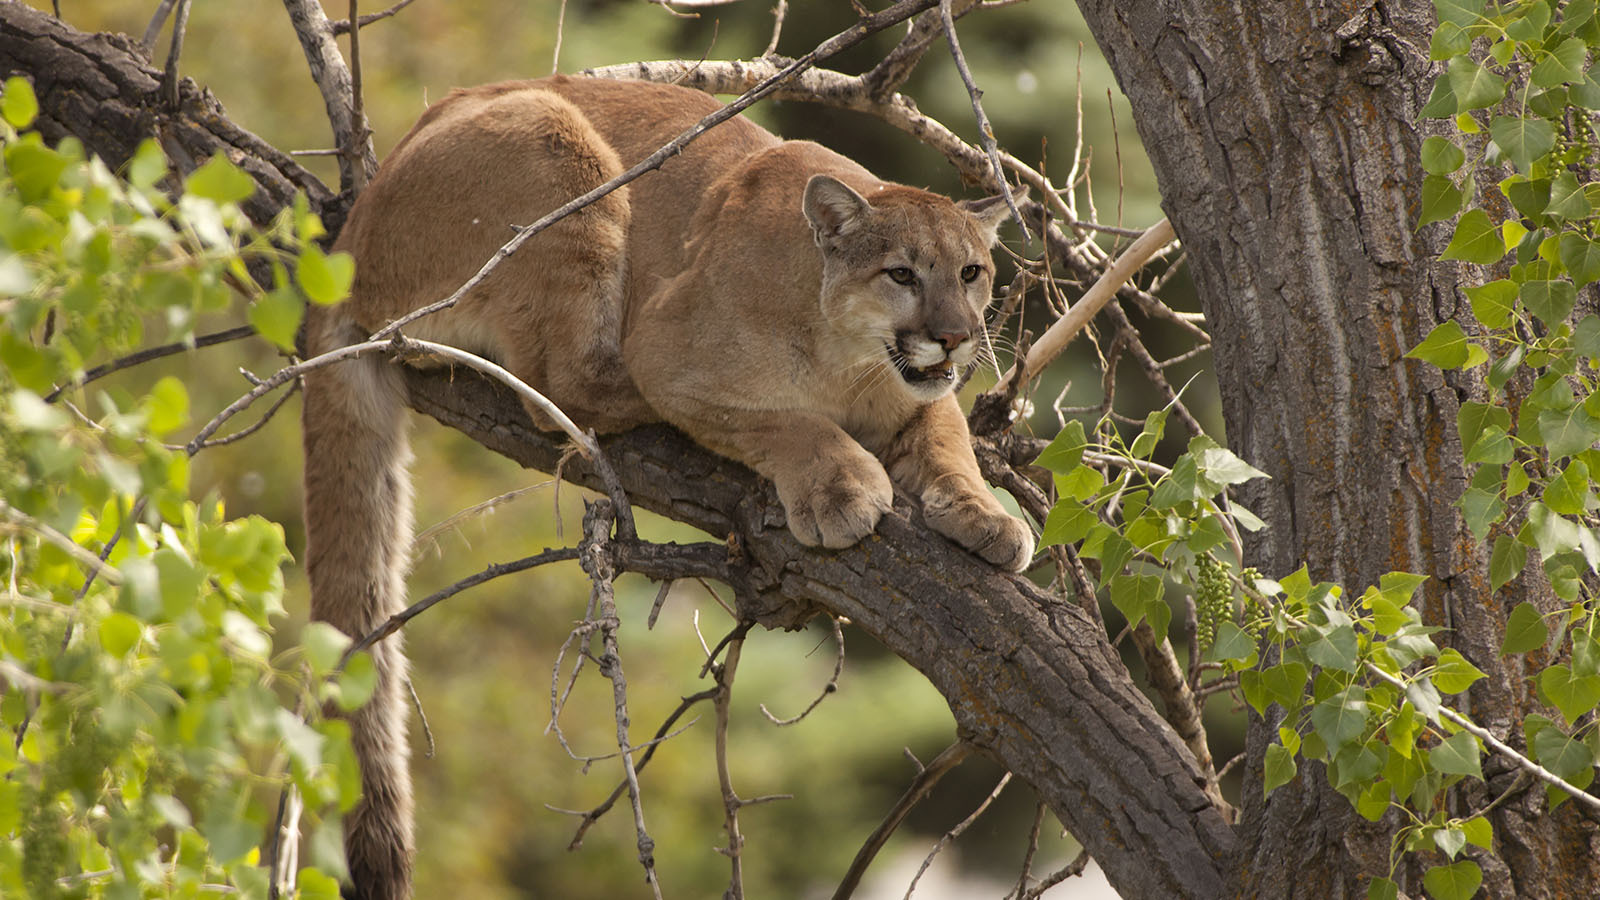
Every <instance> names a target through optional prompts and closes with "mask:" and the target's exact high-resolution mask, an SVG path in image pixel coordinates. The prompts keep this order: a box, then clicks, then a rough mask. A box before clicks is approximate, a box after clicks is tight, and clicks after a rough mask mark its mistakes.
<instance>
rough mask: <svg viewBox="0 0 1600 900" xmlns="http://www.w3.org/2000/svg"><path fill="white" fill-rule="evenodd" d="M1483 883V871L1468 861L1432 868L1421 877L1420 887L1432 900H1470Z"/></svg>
mask: <svg viewBox="0 0 1600 900" xmlns="http://www.w3.org/2000/svg"><path fill="white" fill-rule="evenodd" d="M1482 883H1483V870H1482V869H1480V868H1478V864H1477V863H1475V862H1473V861H1472V860H1470V859H1463V860H1462V861H1460V862H1458V863H1454V864H1452V865H1448V866H1434V867H1433V868H1431V869H1429V870H1428V871H1427V873H1426V874H1424V875H1423V876H1422V886H1423V887H1425V888H1427V889H1428V896H1430V897H1432V898H1433V900H1472V895H1473V894H1476V893H1477V892H1478V885H1480V884H1482Z"/></svg>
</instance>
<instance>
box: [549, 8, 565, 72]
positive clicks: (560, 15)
mask: <svg viewBox="0 0 1600 900" xmlns="http://www.w3.org/2000/svg"><path fill="white" fill-rule="evenodd" d="M566 25H567V0H561V6H559V7H557V9H556V46H555V49H554V50H552V51H551V53H550V74H551V75H554V74H556V73H557V72H559V71H561V36H562V35H563V34H565V33H566Z"/></svg>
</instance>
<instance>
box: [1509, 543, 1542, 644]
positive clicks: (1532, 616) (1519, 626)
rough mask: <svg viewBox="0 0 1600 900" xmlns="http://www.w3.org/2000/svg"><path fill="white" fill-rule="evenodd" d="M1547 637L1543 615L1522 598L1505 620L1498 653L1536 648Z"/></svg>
mask: <svg viewBox="0 0 1600 900" xmlns="http://www.w3.org/2000/svg"><path fill="white" fill-rule="evenodd" d="M1507 540H1510V539H1509V538H1507ZM1517 546H1519V547H1520V546H1521V544H1518V545H1517ZM1549 637H1550V629H1549V628H1548V627H1547V626H1546V625H1545V624H1544V616H1542V615H1540V614H1539V608H1538V607H1536V606H1534V605H1533V604H1532V603H1529V602H1528V601H1526V600H1524V601H1522V602H1521V603H1518V604H1517V605H1516V608H1515V609H1513V610H1511V616H1510V618H1508V619H1507V620H1506V639H1505V641H1504V642H1502V643H1501V645H1500V654H1501V655H1502V656H1505V655H1509V654H1512V653H1527V652H1528V651H1529V650H1537V649H1538V648H1540V647H1543V646H1544V642H1545V641H1546V640H1548V639H1549Z"/></svg>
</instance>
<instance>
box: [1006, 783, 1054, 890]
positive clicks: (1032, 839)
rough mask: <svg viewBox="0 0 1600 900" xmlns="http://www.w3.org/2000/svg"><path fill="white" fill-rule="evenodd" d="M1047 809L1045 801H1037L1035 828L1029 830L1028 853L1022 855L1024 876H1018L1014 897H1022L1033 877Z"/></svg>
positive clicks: (1035, 805) (1034, 817)
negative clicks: (1034, 862)
mask: <svg viewBox="0 0 1600 900" xmlns="http://www.w3.org/2000/svg"><path fill="white" fill-rule="evenodd" d="M1045 809H1046V807H1045V805H1044V801H1043V800H1038V801H1035V803H1034V810H1033V826H1032V827H1031V828H1029V829H1028V851H1027V852H1026V853H1024V854H1023V855H1022V874H1020V875H1018V876H1017V889H1016V891H1015V892H1013V894H1012V896H1015V897H1021V896H1022V894H1023V892H1024V891H1026V890H1027V889H1028V879H1029V878H1031V877H1032V876H1033V856H1034V854H1035V853H1038V852H1039V829H1040V828H1042V827H1043V826H1044V813H1045Z"/></svg>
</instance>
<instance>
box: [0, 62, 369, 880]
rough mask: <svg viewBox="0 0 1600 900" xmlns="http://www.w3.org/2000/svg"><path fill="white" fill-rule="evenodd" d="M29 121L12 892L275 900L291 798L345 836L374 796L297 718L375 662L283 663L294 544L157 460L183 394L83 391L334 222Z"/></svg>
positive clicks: (223, 304)
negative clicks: (56, 139) (245, 203)
mask: <svg viewBox="0 0 1600 900" xmlns="http://www.w3.org/2000/svg"><path fill="white" fill-rule="evenodd" d="M36 110H37V102H36V101H35V99H34V97H33V93H32V90H31V89H30V88H29V85H28V83H27V82H26V81H24V80H22V79H20V78H13V79H11V80H10V81H8V82H6V84H5V88H4V93H3V94H0V117H3V118H4V120H5V122H6V126H4V127H3V128H0V156H3V160H4V171H3V173H0V357H3V359H4V361H5V367H4V370H3V371H0V498H3V499H0V584H3V585H4V586H5V587H4V590H3V591H0V603H3V605H4V606H5V614H4V615H3V616H0V677H3V684H4V686H5V691H4V694H3V695H0V720H3V721H4V732H5V735H4V738H3V739H0V771H3V772H4V773H5V780H4V781H3V782H0V895H3V896H15V897H37V898H49V897H102V896H104V897H119V898H136V897H166V896H198V895H201V894H202V893H204V892H207V891H215V890H219V889H224V888H222V887H221V886H229V887H230V888H231V889H234V890H236V891H237V892H238V893H239V894H240V895H243V896H246V897H265V896H266V895H267V891H268V885H267V883H268V878H269V876H268V873H267V870H266V869H263V868H261V863H262V861H263V859H264V858H265V856H264V854H265V852H266V851H265V850H264V848H266V847H267V846H269V845H268V844H267V843H265V842H266V841H267V839H268V837H269V835H270V833H271V828H272V821H273V818H274V814H275V810H276V808H277V804H278V800H279V795H280V793H281V791H282V790H283V789H285V788H287V787H289V786H291V785H292V786H294V787H295V788H297V789H298V790H299V792H300V793H301V795H302V796H303V797H304V798H305V800H306V802H307V805H308V807H309V808H310V809H311V810H313V811H315V812H317V813H319V815H314V816H313V817H312V819H313V821H317V820H320V825H317V826H315V827H317V828H320V829H332V830H333V831H332V833H333V834H335V835H337V833H338V832H337V829H338V821H337V813H338V810H340V809H344V808H348V806H349V805H350V804H351V803H352V802H353V801H354V799H355V796H356V793H357V790H358V785H359V782H358V779H357V776H356V770H355V767H354V764H353V757H352V755H351V751H350V748H349V739H348V729H347V728H346V726H345V725H344V723H342V722H338V721H318V720H317V719H315V718H312V719H311V720H310V721H308V720H307V719H306V717H304V716H302V715H301V714H299V713H297V712H296V711H295V710H296V709H309V710H317V709H319V708H320V703H319V700H321V699H325V698H326V699H336V700H339V701H341V702H344V703H346V704H348V703H351V702H354V701H358V700H359V699H360V698H362V697H364V696H365V694H366V693H367V692H370V690H371V687H370V683H369V682H370V680H371V676H370V666H367V667H366V668H365V670H363V669H362V667H360V666H353V667H352V669H351V672H350V673H349V674H348V675H346V676H343V677H340V678H339V679H338V680H336V681H333V682H330V683H328V684H326V685H324V684H323V682H324V680H325V679H327V678H328V677H330V676H331V670H332V666H331V663H330V662H329V659H328V654H327V653H326V652H315V651H313V652H307V653H301V652H300V651H298V650H294V651H290V652H288V653H284V654H275V653H274V651H273V644H272V630H273V624H274V620H276V619H279V618H280V617H281V616H282V615H283V606H282V596H283V576H282V571H281V567H282V566H283V564H284V563H286V562H287V561H288V560H289V554H288V551H287V549H286V547H285V543H284V533H283V529H282V528H281V527H280V526H278V525H277V524H275V523H272V522H269V521H267V520H265V519H262V518H259V517H244V518H230V517H229V516H228V515H227V514H226V512H225V511H224V509H223V508H222V505H221V503H220V502H218V501H217V500H215V499H210V498H204V499H196V498H194V497H193V496H192V495H191V490H190V464H189V457H188V456H187V455H186V454H185V453H184V452H182V450H181V449H175V448H173V447H171V446H169V445H166V444H164V443H162V441H163V439H164V438H166V437H168V436H169V435H171V434H173V433H174V432H176V431H178V430H179V429H181V428H183V427H184V426H186V425H187V424H188V423H189V400H188V392H187V390H186V389H185V386H184V385H183V383H182V382H180V381H178V380H176V379H173V378H170V377H168V378H163V379H160V380H158V381H156V382H155V383H154V384H152V385H150V386H149V387H147V388H145V389H142V390H129V389H127V388H125V387H117V388H102V387H99V386H98V385H88V386H85V387H78V388H72V387H70V386H71V385H73V384H74V383H75V382H76V381H78V380H80V379H82V378H83V375H84V372H85V369H86V368H87V365H88V363H89V362H90V361H91V360H99V359H104V358H108V357H112V356H115V355H117V354H120V353H124V352H126V351H128V350H131V349H133V348H135V347H137V346H139V345H140V344H142V343H143V342H144V340H145V338H146V329H147V326H149V325H151V324H152V323H154V324H156V325H158V326H159V327H162V328H164V329H165V330H166V332H167V333H168V336H169V337H171V338H172V339H174V340H182V339H185V338H189V337H191V336H192V335H193V331H194V322H195V320H196V318H197V317H198V316H199V315H201V314H202V313H205V312H209V311H215V310H223V309H226V308H228V307H229V306H230V305H231V304H232V303H233V302H234V300H233V298H234V288H236V287H237V288H244V289H248V287H249V285H251V283H252V282H251V280H250V277H249V274H248V272H247V270H246V261H247V260H255V261H259V262H262V263H264V264H266V265H267V266H268V267H269V268H271V267H276V268H277V269H279V270H280V273H279V278H280V287H281V286H282V285H283V284H284V283H285V282H286V278H287V276H286V275H283V274H282V273H281V269H282V266H281V263H280V262H279V260H280V259H281V258H282V257H283V255H284V254H285V253H287V252H291V251H292V250H293V249H294V248H295V247H297V246H298V245H299V244H300V243H301V242H302V241H303V240H305V239H306V237H307V235H308V234H312V233H313V232H312V230H311V229H312V225H311V223H314V222H315V219H314V217H311V216H309V214H308V213H307V212H306V210H305V208H304V206H303V205H302V206H301V208H300V209H298V210H297V211H294V212H291V213H288V214H286V215H285V216H284V217H283V218H282V219H281V220H280V221H279V222H277V223H275V225H274V226H273V227H272V228H271V229H268V230H266V231H257V230H255V229H253V228H251V227H250V226H249V224H248V222H247V221H246V220H245V218H244V217H243V215H242V214H241V213H240V211H239V208H238V206H237V203H238V202H239V201H240V200H243V199H244V198H245V197H247V196H249V194H250V192H251V191H252V190H254V183H253V182H252V181H251V180H250V178H249V177H248V176H246V175H245V174H244V173H243V172H241V171H240V170H239V169H237V168H236V167H234V166H233V165H231V164H230V163H228V162H227V161H226V160H224V159H222V158H220V157H219V158H217V159H213V160H211V161H210V162H207V163H206V164H205V165H204V166H202V167H201V168H200V169H199V170H198V171H197V172H196V173H195V174H194V176H193V177H192V178H190V179H189V180H188V181H187V183H186V184H180V183H178V181H177V180H176V179H172V178H169V177H168V175H167V167H166V164H165V162H164V160H163V159H162V157H161V153H160V151H159V150H158V149H157V148H156V147H155V145H154V144H147V145H146V146H144V147H143V148H141V149H140V151H139V152H138V154H137V156H136V157H135V159H134V160H133V161H132V162H131V163H130V164H129V166H128V168H127V170H126V172H125V175H124V177H123V178H119V177H117V176H116V175H114V174H113V173H111V172H110V171H109V170H108V169H107V168H106V167H105V166H104V165H103V164H102V163H101V162H100V161H98V160H95V159H88V158H85V155H84V153H83V151H82V148H81V146H79V145H78V144H77V143H75V142H74V141H72V140H71V139H67V140H64V141H62V142H61V143H60V144H59V145H57V146H55V147H50V146H47V145H46V144H45V143H44V142H43V141H42V140H41V139H40V138H39V136H38V135H37V134H32V133H18V131H17V130H16V129H19V128H25V127H26V126H27V125H28V124H29V123H30V122H31V120H32V117H33V115H34V114H35V112H36ZM168 191H170V192H171V193H168ZM343 283H344V284H348V279H344V281H343ZM230 285H232V286H233V287H230ZM328 287H329V289H330V291H331V290H332V289H334V288H338V287H339V283H338V281H337V280H336V279H335V280H334V283H333V284H331V285H328ZM319 299H323V298H319ZM259 303H260V301H259V300H258V301H257V304H258V305H259ZM295 303H296V310H298V304H299V301H298V300H296V301H295ZM287 318H288V317H285V320H284V322H283V323H280V325H281V326H282V327H283V328H284V329H285V330H284V331H283V332H281V333H280V335H279V336H280V337H281V336H282V334H283V333H287V334H288V335H289V336H291V337H292V334H293V328H294V326H295V325H297V324H298V321H299V317H298V311H296V313H295V315H294V316H293V324H288V323H287ZM64 385H65V386H69V388H68V390H67V391H66V392H65V393H64V394H62V395H61V399H60V400H59V401H54V400H47V399H45V398H46V397H47V396H53V393H54V392H55V391H56V390H57V389H58V387H59V386H64ZM308 633H309V634H310V635H312V636H314V637H315V638H316V639H317V640H319V641H321V642H322V644H321V645H319V646H322V645H326V644H327V643H328V642H329V638H328V636H327V635H326V633H325V632H324V631H320V630H317V629H309V630H308ZM362 659H365V658H364V657H362ZM312 846H313V847H315V846H329V842H327V841H321V842H317V841H313V842H312ZM332 846H333V847H335V848H337V843H334V844H332ZM312 855H313V856H316V854H312ZM312 862H313V864H314V865H317V866H322V867H324V869H325V870H326V872H327V873H332V874H333V875H337V874H338V872H339V867H340V866H341V865H342V863H341V862H340V861H339V860H338V858H337V857H336V856H335V857H332V858H316V859H313V860H312ZM299 880H300V884H301V886H302V888H303V891H302V893H303V895H304V896H308V897H309V896H335V895H336V894H337V890H336V887H335V881H334V880H333V877H332V876H331V875H330V874H325V873H324V872H318V871H317V870H316V869H314V868H307V869H305V870H303V872H302V873H301V875H300V879H299Z"/></svg>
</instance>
